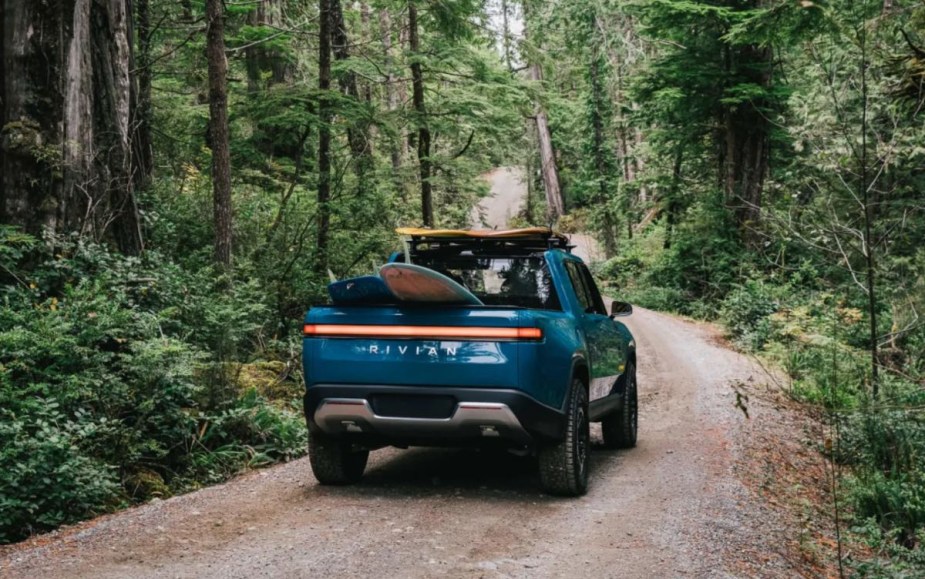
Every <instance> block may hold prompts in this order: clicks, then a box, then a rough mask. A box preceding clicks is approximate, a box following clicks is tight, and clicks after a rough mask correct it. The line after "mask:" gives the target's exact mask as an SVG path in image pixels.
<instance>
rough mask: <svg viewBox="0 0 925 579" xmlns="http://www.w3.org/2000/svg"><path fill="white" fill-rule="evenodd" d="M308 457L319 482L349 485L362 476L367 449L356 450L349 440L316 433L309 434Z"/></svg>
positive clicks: (367, 458)
mask: <svg viewBox="0 0 925 579" xmlns="http://www.w3.org/2000/svg"><path fill="white" fill-rule="evenodd" d="M308 458H309V461H310V462H311V465H312V473H314V475H315V478H316V479H318V482H319V483H321V484H323V485H349V484H354V483H356V482H358V481H359V480H360V479H361V478H363V471H364V470H366V461H367V460H369V451H368V450H356V449H354V447H353V445H352V444H350V443H349V442H346V441H343V440H337V439H333V438H329V437H328V436H326V435H324V434H322V433H318V434H311V435H310V436H309V439H308Z"/></svg>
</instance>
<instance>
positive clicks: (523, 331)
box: [304, 324, 543, 340]
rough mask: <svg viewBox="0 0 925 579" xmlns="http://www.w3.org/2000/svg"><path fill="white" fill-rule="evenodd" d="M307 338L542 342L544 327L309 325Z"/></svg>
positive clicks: (306, 330) (307, 325)
mask: <svg viewBox="0 0 925 579" xmlns="http://www.w3.org/2000/svg"><path fill="white" fill-rule="evenodd" d="M304 334H305V336H309V337H317V338H384V339H402V338H404V339H419V340H424V339H434V340H446V339H455V340H542V339H543V330H541V329H540V328H485V327H463V326H363V325H347V324H305V328H304Z"/></svg>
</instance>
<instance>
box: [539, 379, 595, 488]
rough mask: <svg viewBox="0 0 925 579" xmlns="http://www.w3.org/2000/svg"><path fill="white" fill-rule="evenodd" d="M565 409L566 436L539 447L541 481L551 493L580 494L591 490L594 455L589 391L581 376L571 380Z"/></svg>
mask: <svg viewBox="0 0 925 579" xmlns="http://www.w3.org/2000/svg"><path fill="white" fill-rule="evenodd" d="M565 413H566V426H565V440H563V441H562V442H559V443H556V444H553V445H549V446H546V447H544V448H541V449H540V451H539V463H540V485H541V486H542V487H543V490H544V491H546V492H547V493H549V494H553V495H560V496H567V497H578V496H581V495H583V494H585V493H586V492H587V491H588V467H589V466H590V465H589V463H590V459H591V426H590V424H589V420H588V391H587V390H586V389H585V385H584V384H582V382H581V381H580V380H577V379H575V380H573V381H572V387H571V389H570V390H569V394H568V401H567V404H566V407H565Z"/></svg>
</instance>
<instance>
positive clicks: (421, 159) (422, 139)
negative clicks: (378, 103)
mask: <svg viewBox="0 0 925 579" xmlns="http://www.w3.org/2000/svg"><path fill="white" fill-rule="evenodd" d="M408 34H409V43H410V45H411V46H410V48H411V58H412V61H411V84H412V89H413V100H414V110H415V112H416V113H417V123H418V139H417V141H418V142H417V145H418V163H419V164H420V168H421V214H422V217H423V220H424V226H425V227H433V226H434V199H433V189H432V186H431V183H430V175H431V164H430V129H429V128H428V126H427V110H426V108H425V107H424V71H423V69H422V67H421V61H420V58H421V42H420V36H419V34H418V9H417V7H416V6H415V5H414V0H411V1H409V2H408Z"/></svg>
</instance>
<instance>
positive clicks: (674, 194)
mask: <svg viewBox="0 0 925 579" xmlns="http://www.w3.org/2000/svg"><path fill="white" fill-rule="evenodd" d="M683 162H684V148H683V147H682V146H681V145H677V151H676V152H675V156H674V169H673V171H672V173H671V188H670V189H669V190H668V198H667V199H666V205H667V207H666V212H667V213H668V215H667V218H666V221H667V223H666V225H665V242H664V243H663V247H664V248H665V249H671V243H672V238H673V237H674V226H675V224H676V223H677V222H678V208H679V205H680V202H679V199H678V195H679V194H680V189H681V168H682V166H683Z"/></svg>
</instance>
